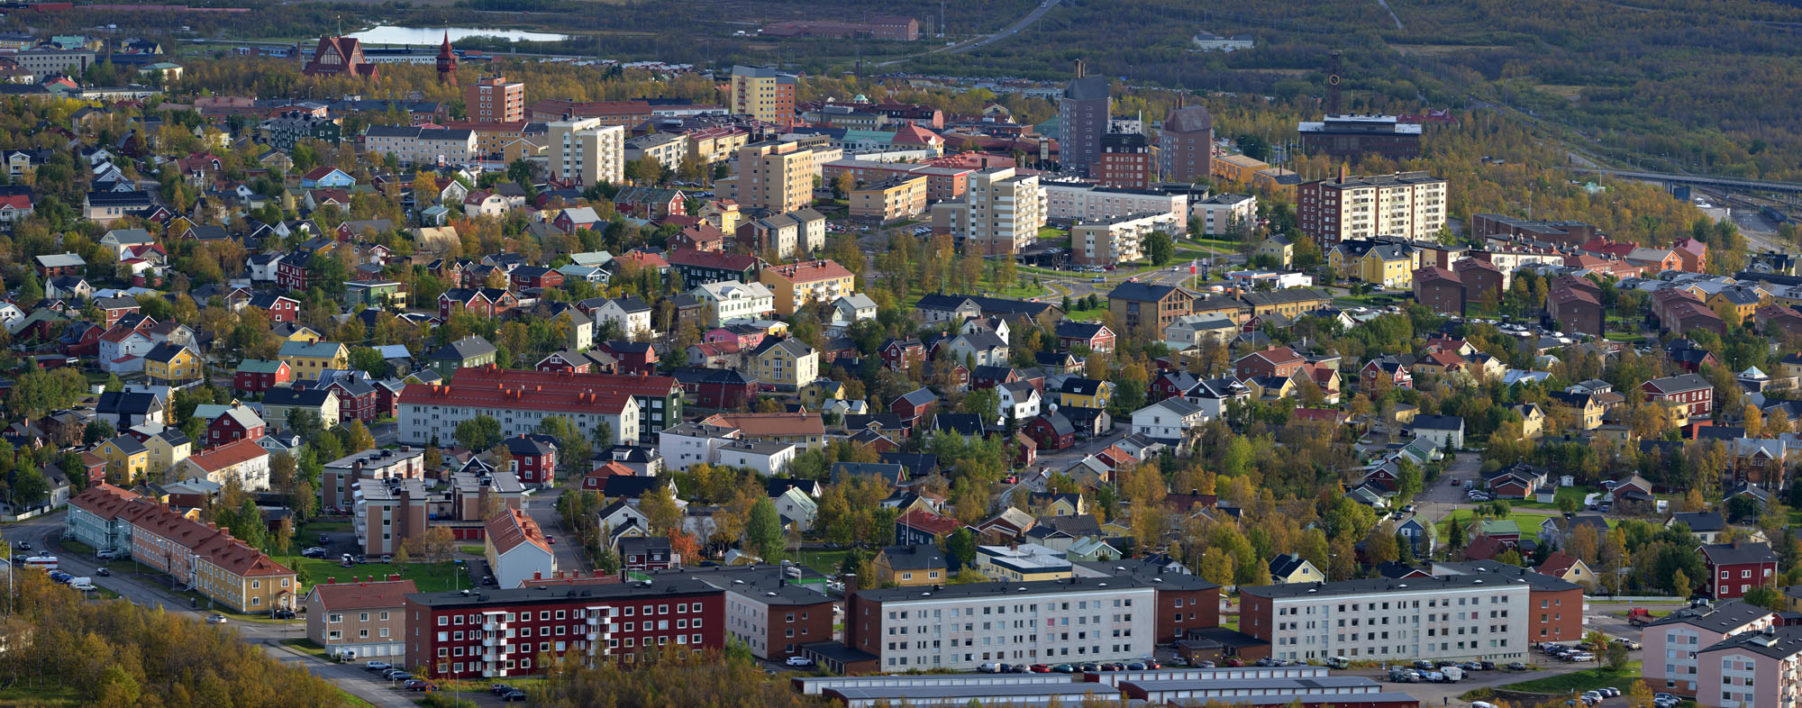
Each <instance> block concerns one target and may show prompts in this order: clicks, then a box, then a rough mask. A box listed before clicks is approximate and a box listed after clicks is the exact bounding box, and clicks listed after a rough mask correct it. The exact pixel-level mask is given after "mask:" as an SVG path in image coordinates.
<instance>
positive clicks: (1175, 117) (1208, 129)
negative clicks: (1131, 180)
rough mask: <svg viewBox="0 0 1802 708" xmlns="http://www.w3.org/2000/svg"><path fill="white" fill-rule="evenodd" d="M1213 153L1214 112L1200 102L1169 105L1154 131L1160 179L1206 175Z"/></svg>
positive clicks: (1185, 179) (1206, 176) (1174, 179)
mask: <svg viewBox="0 0 1802 708" xmlns="http://www.w3.org/2000/svg"><path fill="white" fill-rule="evenodd" d="M1213 157H1214V116H1212V115H1210V114H1209V113H1208V109H1206V108H1203V107H1201V106H1186V107H1180V108H1173V109H1171V110H1170V113H1169V114H1168V115H1166V116H1164V130H1163V132H1160V133H1158V166H1159V169H1160V171H1162V172H1163V173H1164V179H1166V180H1168V181H1171V182H1194V181H1195V180H1198V179H1207V178H1208V175H1209V174H1210V173H1209V172H1208V170H1210V169H1212V165H1211V164H1210V162H1211V161H1212V160H1213Z"/></svg>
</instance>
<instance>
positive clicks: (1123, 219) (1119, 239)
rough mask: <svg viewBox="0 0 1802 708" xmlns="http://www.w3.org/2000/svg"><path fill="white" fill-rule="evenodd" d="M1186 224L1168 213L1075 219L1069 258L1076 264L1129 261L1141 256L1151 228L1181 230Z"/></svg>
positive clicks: (1071, 233) (1170, 230) (1106, 263)
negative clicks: (1071, 252)
mask: <svg viewBox="0 0 1802 708" xmlns="http://www.w3.org/2000/svg"><path fill="white" fill-rule="evenodd" d="M1186 228H1187V226H1186V225H1185V224H1183V223H1182V221H1181V220H1179V219H1177V218H1176V217H1174V216H1171V215H1170V214H1167V213H1156V214H1128V215H1126V216H1120V217H1115V218H1112V219H1095V220H1084V221H1078V222H1076V224H1075V226H1073V227H1071V229H1070V248H1071V250H1072V251H1073V254H1072V258H1073V259H1074V260H1075V262H1076V263H1077V264H1078V265H1113V264H1116V263H1131V262H1133V261H1137V260H1139V259H1140V258H1143V257H1144V249H1143V243H1144V240H1145V237H1146V236H1148V235H1150V234H1151V233H1152V232H1154V231H1162V232H1164V233H1166V234H1180V233H1182V232H1183V231H1184V230H1185V229H1186Z"/></svg>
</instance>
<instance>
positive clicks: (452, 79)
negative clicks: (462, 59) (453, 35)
mask: <svg viewBox="0 0 1802 708" xmlns="http://www.w3.org/2000/svg"><path fill="white" fill-rule="evenodd" d="M438 83H441V84H450V85H452V86H456V85H457V55H455V54H452V53H451V43H450V30H445V31H444V43H443V44H440V45H438Z"/></svg>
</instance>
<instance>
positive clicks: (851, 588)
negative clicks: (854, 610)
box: [839, 573, 859, 597]
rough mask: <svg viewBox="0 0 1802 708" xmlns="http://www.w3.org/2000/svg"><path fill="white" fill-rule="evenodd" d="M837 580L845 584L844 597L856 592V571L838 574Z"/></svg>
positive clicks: (857, 587)
mask: <svg viewBox="0 0 1802 708" xmlns="http://www.w3.org/2000/svg"><path fill="white" fill-rule="evenodd" d="M839 580H840V581H842V582H844V584H845V597H850V596H852V595H854V594H856V593H857V591H858V589H859V586H858V584H857V581H858V577H857V574H856V573H846V574H844V575H842V576H839Z"/></svg>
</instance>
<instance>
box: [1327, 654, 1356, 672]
mask: <svg viewBox="0 0 1802 708" xmlns="http://www.w3.org/2000/svg"><path fill="white" fill-rule="evenodd" d="M1350 666H1351V660H1350V659H1347V658H1345V657H1343V656H1335V657H1333V658H1331V659H1327V660H1326V667H1327V668H1329V669H1344V668H1347V667H1350Z"/></svg>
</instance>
